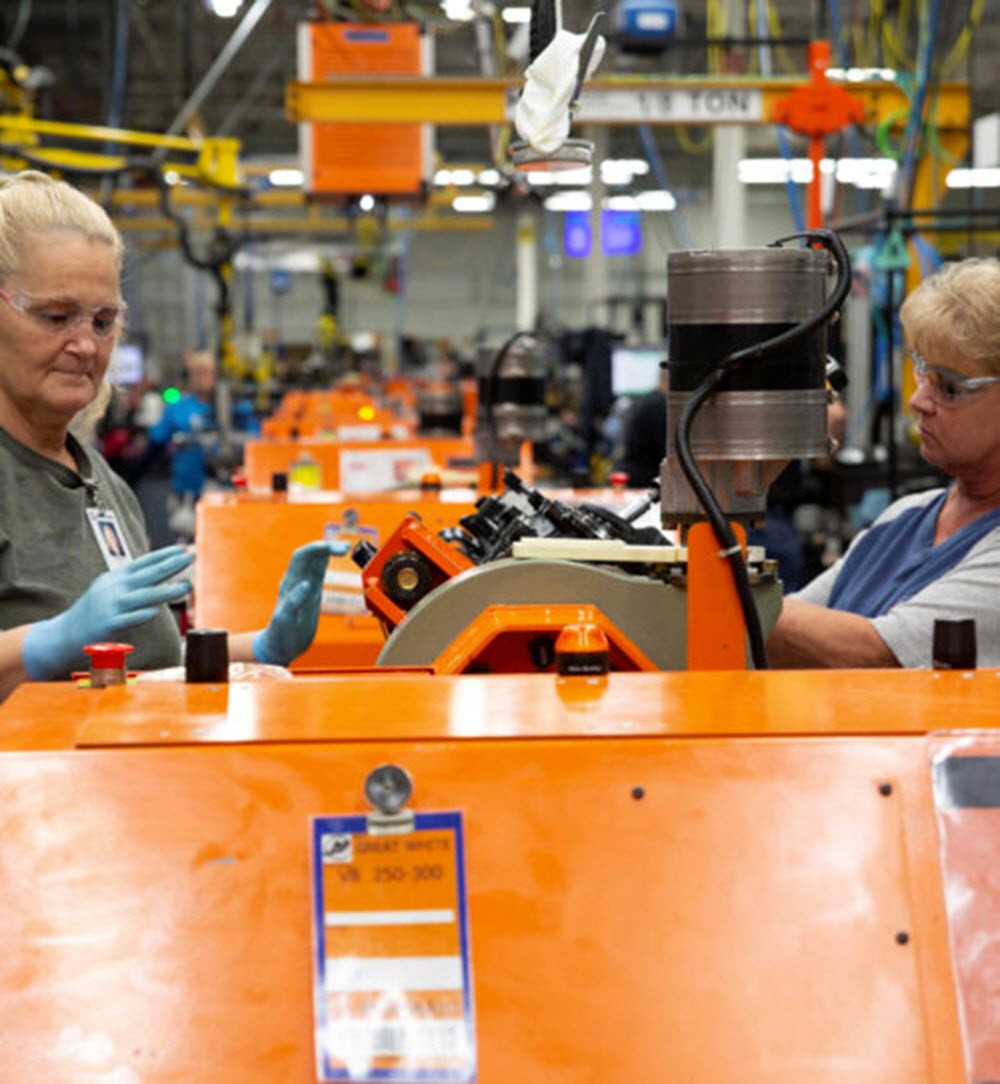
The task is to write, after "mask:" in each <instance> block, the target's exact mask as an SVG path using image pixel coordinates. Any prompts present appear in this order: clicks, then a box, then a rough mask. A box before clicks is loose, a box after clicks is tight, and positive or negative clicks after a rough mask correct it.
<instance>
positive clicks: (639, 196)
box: [635, 189, 677, 211]
mask: <svg viewBox="0 0 1000 1084" xmlns="http://www.w3.org/2000/svg"><path fill="white" fill-rule="evenodd" d="M635 201H636V203H638V204H639V210H640V211H673V210H676V208H677V200H676V199H674V196H673V193H671V192H659V191H657V190H655V189H650V190H649V191H648V192H637V193H636V196H635Z"/></svg>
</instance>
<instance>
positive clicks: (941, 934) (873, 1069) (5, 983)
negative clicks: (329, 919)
mask: <svg viewBox="0 0 1000 1084" xmlns="http://www.w3.org/2000/svg"><path fill="white" fill-rule="evenodd" d="M713 676H714V675H713ZM454 680H455V682H459V681H465V682H469V681H473V682H477V681H479V680H480V679H454ZM482 680H487V679H482ZM614 680H615V679H614V678H612V682H614ZM645 680H647V681H650V682H653V683H658V678H657V677H656V676H652V677H649V678H645ZM548 681H549V683H550V684H553V682H552V679H548ZM434 683H435V684H436V681H435V682H434ZM296 684H297V683H275V685H274V686H273V687H272V688H273V690H277V689H278V688H279V686H280V687H281V688H284V689H285V690H288V691H289V693H295V692H296V690H295V688H294V686H295V685H296ZM245 688H246V689H248V690H250V694H249V696H248V699H249V700H250V701H252V700H253V699H254V687H252V686H246V687H245ZM258 688H259V687H258ZM151 691H152V689H151V687H150V688H148V689H142V688H139V689H136V690H119V691H118V692H119V696H118V697H116V698H109V695H108V694H107V693H100V694H98V696H99V697H100V698H101V701H102V703H103V704H104V705H105V707H106V709H107V710H106V712H105V714H106V721H108V722H110V721H111V717H112V715H113V714H114V712H113V711H112V705H113V704H114V705H118V706H122V705H124V703H125V701H126V700H127V699H128V698H129V696H133V698H135V699H140V700H141V699H144V698H145V694H146V693H147V692H151ZM191 692H192V693H193V692H194V690H191ZM235 692H236V688H235V687H233V688H231V689H230V690H229V695H230V696H232V695H233V694H234V693H235ZM79 695H81V696H86V695H88V694H86V693H83V692H81V693H80V694H79ZM352 695H353V694H352V692H351V690H350V687H349V686H348V685H337V684H336V683H335V684H333V685H328V686H327V696H328V697H329V700H328V712H329V715H330V716H331V717H332V716H335V715H337V714H338V713H339V712H340V710H341V709H343V708H345V707H346V706H347V705H348V704H349V702H350V701H351V698H352ZM195 699H197V698H195ZM15 700H16V698H15ZM382 703H383V706H384V705H386V704H393V703H401V702H400V701H393V700H391V699H390V698H388V697H385V698H384V699H383V701H382ZM299 706H301V705H300V704H298V703H297V695H292V696H291V699H290V701H289V703H288V704H287V705H286V707H287V708H288V709H289V711H290V712H291V713H292V714H290V715H289V716H288V718H289V719H291V718H293V717H297V711H296V708H297V707H299ZM17 710H18V709H17V705H16V703H15V704H13V705H12V706H11V707H10V708H8V709H6V711H14V712H15V713H16V711H17ZM531 710H532V711H533V710H534V709H531ZM5 713H6V712H5ZM384 714H385V713H384V712H383V715H384ZM464 718H465V724H466V726H467V728H468V729H469V733H470V737H471V736H472V735H475V737H479V738H484V737H488V736H489V728H490V724H491V722H492V721H493V720H495V719H496V720H498V721H501V720H502V719H503V717H502V716H498V715H495V714H494V712H493V710H492V704H490V705H487V704H485V703H484V704H482V705H481V707H480V708H479V709H478V710H475V709H472V708H471V707H470V706H469V705H467V706H466V711H465V717H464ZM521 718H522V720H523V721H524V722H526V723H528V725H529V726H531V725H533V724H532V723H531V722H530V718H529V717H528V716H527V715H524V716H522V717H521ZM507 721H508V723H510V722H511V720H510V719H508V720H507ZM123 725H125V724H123ZM125 758H127V761H126V759H125ZM386 761H391V762H394V763H398V764H401V765H403V766H405V767H406V768H407V769H408V770H409V771H410V772H411V774H412V776H413V779H414V781H415V802H414V804H415V806H416V808H417V809H419V810H452V809H453V810H459V811H461V813H462V815H463V818H464V831H465V841H466V843H465V846H466V878H467V886H468V889H467V890H468V899H469V916H470V933H471V953H472V977H473V985H474V1002H475V1020H476V1037H477V1046H478V1060H479V1079H480V1080H482V1081H489V1082H492V1081H511V1080H522V1081H530V1082H535V1081H538V1082H542V1081H544V1082H545V1084H553V1082H555V1084H560V1082H566V1084H570V1082H577V1081H581V1080H588V1081H590V1080H593V1081H602V1082H603V1081H612V1080H671V1081H673V1080H676V1081H708V1082H727V1084H728V1082H730V1081H733V1080H753V1081H768V1082H769V1084H799V1082H801V1081H802V1080H803V1079H806V1078H808V1079H809V1080H810V1081H812V1082H817V1084H848V1082H850V1084H858V1082H861V1084H882V1082H885V1084H889V1082H892V1084H896V1082H898V1081H928V1082H931V1081H933V1082H941V1084H945V1082H947V1084H951V1082H955V1084H958V1082H959V1081H963V1082H964V1081H965V1079H966V1077H965V1071H964V1066H963V1062H962V1052H961V1045H960V1038H959V1022H958V1017H957V1012H956V1008H955V1001H954V995H953V992H952V988H951V981H950V961H949V951H948V942H947V935H946V928H945V918H944V909H943V900H942V890H941V882H940V876H939V873H938V865H937V849H936V835H935V828H934V818H933V809H932V804H931V798H930V786H929V772H928V768H927V750H926V747H925V741H924V739H921V738H909V739H906V738H903V739H853V740H851V739H827V740H808V741H801V740H798V741H796V740H790V739H785V740H769V741H745V740H732V739H722V740H705V739H690V740H663V739H653V738H626V739H621V738H614V737H599V736H594V737H590V738H586V739H576V740H568V739H564V738H558V737H554V736H553V737H550V738H548V739H546V740H534V741H521V740H516V739H512V740H468V739H467V740H458V741H454V740H453V741H448V742H430V743H428V742H408V741H403V740H397V741H393V742H380V741H377V740H372V739H368V740H355V741H351V742H339V743H337V744H336V745H330V744H325V743H321V744H313V745H300V744H295V743H288V742H286V743H282V744H276V745H263V744H253V745H238V746H231V747H210V748H192V747H181V748H166V749H165V748H145V749H141V748H132V749H129V750H127V751H123V750H115V749H105V750H92V751H89V752H86V753H64V754H59V753H55V754H53V753H46V754H32V753H22V754H18V755H10V754H8V755H4V756H2V757H0V809H3V818H4V848H3V861H2V863H0V923H2V925H3V928H4V930H5V933H6V940H5V945H6V947H5V952H4V954H3V956H2V958H0V990H3V992H4V1024H5V1026H4V1028H3V1029H2V1030H0V1080H2V1081H11V1082H14V1081H16V1082H18V1084H21V1082H22V1081H25V1080H34V1079H37V1078H38V1077H39V1076H44V1078H45V1079H46V1080H51V1081H66V1082H67V1084H68V1082H70V1081H74V1082H75V1081H84V1080H90V1079H97V1078H99V1077H100V1078H107V1079H112V1078H115V1079H117V1078H119V1077H120V1078H122V1079H126V1078H128V1079H137V1080H143V1081H145V1082H147V1084H166V1082H168V1081H176V1080H190V1081H203V1082H206V1084H210V1082H214V1081H220V1082H221V1081H231V1080H240V1081H243V1082H245V1084H257V1082H260V1084H264V1082H268V1084H271V1082H273V1081H275V1080H281V1081H283V1082H287V1084H296V1082H301V1084H305V1082H307V1081H314V1080H315V1067H314V1064H313V1056H312V1050H313V1011H312V990H311V960H312V944H311V937H310V899H309V884H310V872H309V860H308V846H307V832H308V826H309V819H310V818H311V817H313V816H316V815H325V814H343V813H352V812H362V811H363V810H364V803H363V799H362V792H361V787H362V783H363V780H364V778H365V775H366V773H367V772H368V771H369V770H370V769H371V768H372V767H373V766H374V765H376V764H379V763H384V762H386ZM887 779H888V780H892V782H893V785H894V789H893V794H892V796H891V797H889V798H886V797H883V796H882V795H881V794H880V793H879V790H878V785H879V783H880V781H883V780H887ZM901 932H905V933H907V935H908V940H907V942H906V944H900V943H899V942H898V940H897V934H899V933H901Z"/></svg>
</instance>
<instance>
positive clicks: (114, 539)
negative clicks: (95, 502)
mask: <svg viewBox="0 0 1000 1084" xmlns="http://www.w3.org/2000/svg"><path fill="white" fill-rule="evenodd" d="M87 519H89V520H90V526H91V528H92V529H93V532H94V537H95V538H96V539H97V544H98V546H100V548H101V553H102V554H103V555H104V563H105V564H106V565H107V566H108V568H110V569H115V568H121V566H122V565H127V564H128V563H129V561H131V560H132V554H131V553H129V551H128V542H126V541H125V532H124V531H123V530H122V529H121V525H120V524H119V522H118V517H117V516H116V515H115V513H114V512H112V511H110V510H108V509H107V508H88V509H87Z"/></svg>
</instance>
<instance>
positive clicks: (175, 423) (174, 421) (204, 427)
mask: <svg viewBox="0 0 1000 1084" xmlns="http://www.w3.org/2000/svg"><path fill="white" fill-rule="evenodd" d="M214 434H215V408H214V407H213V406H212V404H211V403H206V402H204V401H202V400H201V399H199V398H198V397H197V396H196V395H185V396H182V398H181V399H180V400H178V402H176V403H170V404H169V405H168V406H167V408H166V409H165V410H164V411H163V415H162V417H161V418H160V420H159V421H158V422H157V423H156V425H154V426H153V428H152V429H150V431H149V439H150V440H151V441H152V442H153V443H154V444H164V445H171V458H170V488H171V489H172V490H173V491H174V493H181V494H183V493H191V494H193V495H194V496H195V497H198V496H200V495H201V490H202V487H203V486H204V485H205V476H206V464H205V443H206V442H207V443H211V441H210V440H207V438H211V437H212V436H214ZM185 438H186V439H185Z"/></svg>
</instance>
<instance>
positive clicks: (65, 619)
mask: <svg viewBox="0 0 1000 1084" xmlns="http://www.w3.org/2000/svg"><path fill="white" fill-rule="evenodd" d="M192 560H193V554H192V553H190V552H189V551H188V550H187V549H186V548H185V547H184V546H166V547H165V548H163V549H159V550H153V552H152V553H147V554H144V555H143V556H142V557H138V558H136V560H134V561H131V562H130V563H129V564H127V565H124V566H123V567H121V568H116V569H114V570H113V571H111V572H102V573H101V575H100V576H98V577H97V578H96V579H95V580H94V582H93V583H92V584H91V585H90V586H89V587H88V588H87V590H86V591H84V593H83V594H82V595H81V596H80V597H79V598H78V599H77V600H76V602H74V603H73V605H72V606H70V608H69V609H68V610H64V611H63V612H62V613H61V614H57V615H56V616H55V617H52V618H49V619H48V620H47V621H37V622H35V624H33V625H32V626H31V628H30V629H28V632H27V634H26V635H25V637H24V642H23V645H22V648H21V658H22V661H23V663H24V668H25V670H26V671H27V673H28V676H29V677H30V678H32V680H34V681H47V680H48V679H50V678H53V677H56V676H57V675H59V674H62V673H65V672H66V671H67V670H69V669H72V668H73V666H75V665H81V660H80V656H81V653H82V651H83V647H84V645H85V644H91V643H99V642H100V641H102V640H108V639H111V638H113V637H115V636H116V635H117V634H118V633H120V632H122V631H123V630H124V629H128V628H132V626H134V625H141V624H143V622H145V621H149V620H151V619H152V618H153V617H155V616H156V610H157V607H158V606H160V605H162V604H163V603H165V602H167V603H169V602H177V601H178V600H179V599H182V598H183V597H184V596H185V595H186V594H187V593H188V592H189V591H190V590H191V584H190V582H189V581H188V580H178V581H176V582H174V583H164V582H163V581H164V580H169V579H170V577H171V576H175V575H176V574H177V573H178V572H181V571H183V570H184V569H185V568H187V567H188V565H190V564H191V561H192Z"/></svg>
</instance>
